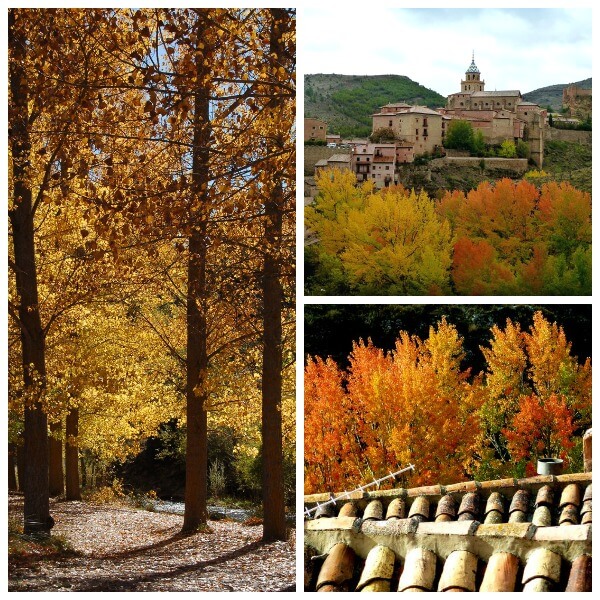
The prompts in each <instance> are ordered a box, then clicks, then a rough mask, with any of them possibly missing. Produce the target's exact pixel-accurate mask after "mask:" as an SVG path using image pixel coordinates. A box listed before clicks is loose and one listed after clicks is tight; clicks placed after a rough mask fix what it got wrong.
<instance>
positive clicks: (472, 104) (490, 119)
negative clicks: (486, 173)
mask: <svg viewBox="0 0 600 600" xmlns="http://www.w3.org/2000/svg"><path fill="white" fill-rule="evenodd" d="M563 102H564V103H565V105H566V106H568V107H569V109H570V110H569V113H568V114H574V111H573V110H572V107H574V106H576V107H581V106H582V104H583V105H584V106H586V107H587V105H588V104H589V107H590V113H591V90H579V88H577V87H576V86H569V87H568V88H566V89H565V92H564V94H563ZM580 113H581V111H580ZM580 113H579V114H580ZM555 118H556V117H555ZM551 119H552V115H549V113H548V110H547V109H546V108H544V107H541V106H539V105H538V104H535V103H533V102H528V101H526V100H525V99H524V98H523V95H522V94H521V92H520V91H519V90H494V91H488V90H486V89H485V81H484V79H483V78H482V76H481V72H480V70H479V68H478V67H477V65H476V64H475V57H474V56H473V57H472V60H471V64H470V65H469V67H468V68H467V70H466V72H465V75H464V78H463V79H462V80H461V82H460V91H459V92H456V93H453V94H450V95H449V96H448V97H447V102H446V106H445V107H442V108H438V109H435V110H434V109H431V108H428V107H426V106H413V105H410V104H407V103H404V102H395V103H390V104H386V105H385V106H382V107H381V108H380V110H379V111H378V112H376V113H375V114H373V115H372V132H373V133H372V135H371V137H370V138H369V139H358V140H357V139H351V140H342V139H341V137H340V136H339V135H335V134H331V133H328V132H327V124H326V123H325V122H324V121H322V120H319V119H316V118H306V119H305V120H304V140H305V143H322V144H326V145H327V146H328V147H329V148H338V149H339V150H340V152H339V153H335V154H333V155H332V156H329V157H327V158H322V159H320V160H319V161H317V162H316V164H315V173H317V172H318V171H319V170H320V169H325V168H340V169H351V170H352V171H353V172H354V173H355V174H356V177H357V180H358V181H367V180H372V181H373V182H374V184H375V185H376V187H378V188H383V187H387V186H389V185H392V184H394V183H397V182H398V169H399V168H400V167H401V166H402V165H409V164H412V163H415V161H416V160H417V161H418V160H419V159H422V158H423V157H427V158H428V159H430V158H432V157H438V158H440V159H441V160H443V162H444V163H445V164H452V163H454V164H457V165H463V166H464V165H468V164H470V163H473V164H478V163H479V162H480V159H478V158H474V157H470V156H469V153H468V152H461V151H457V150H452V149H449V148H447V147H446V144H445V140H446V136H447V134H448V131H449V129H450V128H451V124H452V122H453V121H456V120H459V121H462V122H467V123H468V124H470V126H471V127H472V130H473V131H474V132H476V133H477V134H478V135H479V136H480V139H481V140H482V142H483V143H485V144H486V145H488V146H490V145H496V146H500V145H501V144H502V143H503V142H507V141H508V142H511V143H513V144H515V145H516V146H517V147H520V148H525V149H526V156H523V155H521V156H520V157H517V156H514V157H505V158H500V159H498V158H496V157H491V158H486V163H488V166H490V167H495V168H499V169H502V168H509V169H512V170H514V171H518V172H524V171H525V170H526V169H527V166H528V163H529V164H533V165H536V166H537V167H538V168H540V169H541V168H542V167H543V161H544V142H545V139H546V137H547V135H548V130H549V124H550V122H551ZM564 119H565V120H568V119H567V118H566V117H565V118H564ZM441 157H443V158H441ZM511 158H512V160H511Z"/></svg>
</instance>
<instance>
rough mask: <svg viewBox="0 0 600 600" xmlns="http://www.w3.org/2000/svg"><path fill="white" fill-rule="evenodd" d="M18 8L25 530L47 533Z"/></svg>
mask: <svg viewBox="0 0 600 600" xmlns="http://www.w3.org/2000/svg"><path fill="white" fill-rule="evenodd" d="M17 15H18V10H15V9H11V10H10V11H9V35H8V42H9V52H10V54H9V75H10V91H11V97H10V102H9V127H10V143H11V154H12V156H11V158H12V175H13V186H14V187H13V190H14V201H13V206H12V208H11V210H10V213H9V215H10V221H11V225H12V234H13V247H14V271H15V279H16V289H17V295H18V296H19V307H18V321H19V327H20V329H21V346H22V360H23V382H24V384H25V392H26V405H25V411H24V412H25V418H24V422H25V428H24V438H25V448H24V449H25V457H26V462H25V473H24V477H23V491H24V493H25V501H24V513H23V514H24V532H25V533H26V534H28V533H34V532H42V533H44V532H49V531H50V508H49V497H48V420H47V418H46V414H45V413H44V410H43V407H42V403H41V401H40V398H41V395H42V393H43V391H44V388H45V386H46V357H45V340H44V331H43V329H42V324H41V320H40V311H39V304H38V285H37V268H36V259H35V242H34V224H33V217H34V212H33V202H32V200H33V199H32V192H31V185H30V182H29V179H28V173H27V171H28V167H29V164H30V153H31V142H30V139H29V131H28V124H29V114H28V100H29V96H28V88H27V78H26V74H25V64H26V52H27V50H26V49H27V47H28V44H27V40H26V39H25V35H24V33H23V29H22V28H21V27H19V26H18V24H17V23H16V20H17V18H18V16H17Z"/></svg>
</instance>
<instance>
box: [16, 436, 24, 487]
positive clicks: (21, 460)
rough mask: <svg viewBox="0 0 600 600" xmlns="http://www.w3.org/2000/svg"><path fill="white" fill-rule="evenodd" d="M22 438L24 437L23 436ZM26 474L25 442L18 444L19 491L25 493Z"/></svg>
mask: <svg viewBox="0 0 600 600" xmlns="http://www.w3.org/2000/svg"><path fill="white" fill-rule="evenodd" d="M21 437H22V436H21ZM24 473H25V446H24V442H23V440H21V443H18V444H17V490H18V491H19V492H22V491H23V477H25V475H24Z"/></svg>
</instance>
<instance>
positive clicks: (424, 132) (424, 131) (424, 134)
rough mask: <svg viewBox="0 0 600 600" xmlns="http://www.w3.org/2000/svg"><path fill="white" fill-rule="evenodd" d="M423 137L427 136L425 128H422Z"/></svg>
mask: <svg viewBox="0 0 600 600" xmlns="http://www.w3.org/2000/svg"><path fill="white" fill-rule="evenodd" d="M423 137H427V129H423Z"/></svg>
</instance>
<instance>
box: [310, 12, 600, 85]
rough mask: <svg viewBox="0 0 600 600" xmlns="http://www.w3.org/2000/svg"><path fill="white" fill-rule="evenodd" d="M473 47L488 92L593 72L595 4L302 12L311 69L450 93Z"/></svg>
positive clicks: (582, 76)
mask: <svg viewBox="0 0 600 600" xmlns="http://www.w3.org/2000/svg"><path fill="white" fill-rule="evenodd" d="M565 4H566V3H565ZM344 6H345V7H346V8H344ZM473 51H475V64H476V65H477V67H478V68H479V71H480V72H481V77H482V79H484V80H485V83H486V86H485V89H486V90H489V91H492V90H494V89H496V90H508V89H517V90H520V91H521V92H522V93H526V92H530V91H532V90H535V89H537V88H540V87H545V86H548V85H554V84H557V83H571V82H575V81H580V80H582V79H586V78H588V77H591V76H592V9H591V8H582V7H580V6H579V7H578V6H575V7H573V8H526V9H518V8H464V9H463V8H416V9H415V8H413V9H399V8H390V7H387V6H380V5H378V3H377V0H371V1H370V2H364V1H363V2H360V3H359V2H349V3H347V4H345V5H344V4H342V3H330V4H325V2H322V5H321V6H319V7H318V8H317V7H315V6H310V7H305V8H302V9H301V10H299V11H298V60H299V64H298V66H299V69H300V72H301V73H305V74H313V73H338V74H344V75H384V74H393V75H406V76H408V77H410V78H411V79H413V80H414V81H416V82H417V83H420V84H421V85H424V86H425V87H428V88H430V89H433V90H435V91H436V92H439V93H440V94H442V95H444V96H446V95H448V94H451V93H453V92H458V91H460V81H461V79H462V78H463V77H464V74H465V71H466V70H467V68H468V67H469V65H470V64H471V53H472V52H473Z"/></svg>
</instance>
